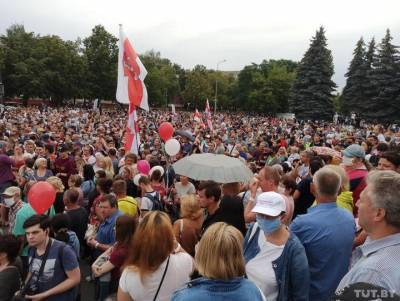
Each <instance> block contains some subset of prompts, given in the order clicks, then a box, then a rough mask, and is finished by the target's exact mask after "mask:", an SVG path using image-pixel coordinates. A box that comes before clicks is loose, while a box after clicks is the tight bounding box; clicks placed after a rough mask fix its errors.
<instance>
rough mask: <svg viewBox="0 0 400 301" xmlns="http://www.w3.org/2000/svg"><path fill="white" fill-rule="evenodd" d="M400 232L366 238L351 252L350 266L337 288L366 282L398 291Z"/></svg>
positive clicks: (399, 284) (399, 289)
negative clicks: (373, 238)
mask: <svg viewBox="0 0 400 301" xmlns="http://www.w3.org/2000/svg"><path fill="white" fill-rule="evenodd" d="M399 262H400V233H397V234H393V235H389V236H386V237H384V238H381V239H378V240H371V239H369V238H367V240H366V241H365V243H364V244H363V245H361V246H359V247H358V248H356V249H355V250H354V252H353V258H352V268H351V269H350V271H349V272H348V273H347V275H346V276H344V277H343V279H342V281H341V282H340V284H339V286H338V290H341V289H343V288H345V287H346V286H348V285H350V284H353V283H357V282H366V283H370V284H374V285H378V286H381V287H383V288H385V289H387V290H389V291H391V292H395V293H396V294H399V293H400V269H399Z"/></svg>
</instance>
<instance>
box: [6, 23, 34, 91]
mask: <svg viewBox="0 0 400 301" xmlns="http://www.w3.org/2000/svg"><path fill="white" fill-rule="evenodd" d="M35 38H36V37H35V35H34V33H33V32H26V31H25V28H24V26H23V25H12V26H10V27H9V28H8V29H7V31H6V35H3V36H1V37H0V47H1V53H2V57H3V58H2V61H3V63H2V66H0V67H1V70H0V71H1V74H2V77H3V82H4V86H5V93H6V95H7V96H20V95H24V96H25V97H29V96H31V94H32V91H35V90H36V89H38V88H40V82H39V81H38V79H37V76H38V74H37V73H36V71H35V70H34V64H35V63H37V62H36V60H35V59H34V58H33V57H32V52H33V49H34V47H35Z"/></svg>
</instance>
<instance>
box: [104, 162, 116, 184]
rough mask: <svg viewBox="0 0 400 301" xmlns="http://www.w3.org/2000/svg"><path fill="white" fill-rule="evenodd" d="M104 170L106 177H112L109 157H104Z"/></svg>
mask: <svg viewBox="0 0 400 301" xmlns="http://www.w3.org/2000/svg"><path fill="white" fill-rule="evenodd" d="M103 161H104V171H105V172H106V176H107V179H111V180H112V178H114V167H113V163H112V160H111V158H110V157H104V158H103Z"/></svg>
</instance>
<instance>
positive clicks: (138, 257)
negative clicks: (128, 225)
mask: <svg viewBox="0 0 400 301" xmlns="http://www.w3.org/2000/svg"><path fill="white" fill-rule="evenodd" d="M174 239H175V236H174V232H173V229H172V224H171V220H170V219H169V216H168V215H167V214H166V213H164V212H161V211H151V212H149V213H148V214H146V215H145V217H144V218H143V220H142V221H141V222H140V224H139V227H138V228H137V230H136V232H135V234H134V236H133V239H132V243H131V249H132V250H135V251H134V252H130V255H129V257H128V259H127V261H126V263H125V265H126V267H127V268H128V269H132V270H134V271H135V272H139V275H140V279H141V280H142V282H143V279H144V277H145V276H147V275H148V274H151V273H154V272H155V271H156V270H157V269H158V268H159V266H160V265H161V264H162V263H163V262H164V260H165V259H166V258H167V257H168V256H169V255H170V254H171V253H172V251H173V250H174Z"/></svg>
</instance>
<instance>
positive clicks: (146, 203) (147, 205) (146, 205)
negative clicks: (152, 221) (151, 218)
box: [140, 191, 157, 211]
mask: <svg viewBox="0 0 400 301" xmlns="http://www.w3.org/2000/svg"><path fill="white" fill-rule="evenodd" d="M146 194H150V195H151V196H153V197H155V196H156V195H157V192H155V191H153V192H148V193H146ZM146 194H145V195H144V196H143V197H142V198H141V201H140V210H148V211H150V210H152V209H153V201H152V200H150V199H149V198H148V197H146Z"/></svg>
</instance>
